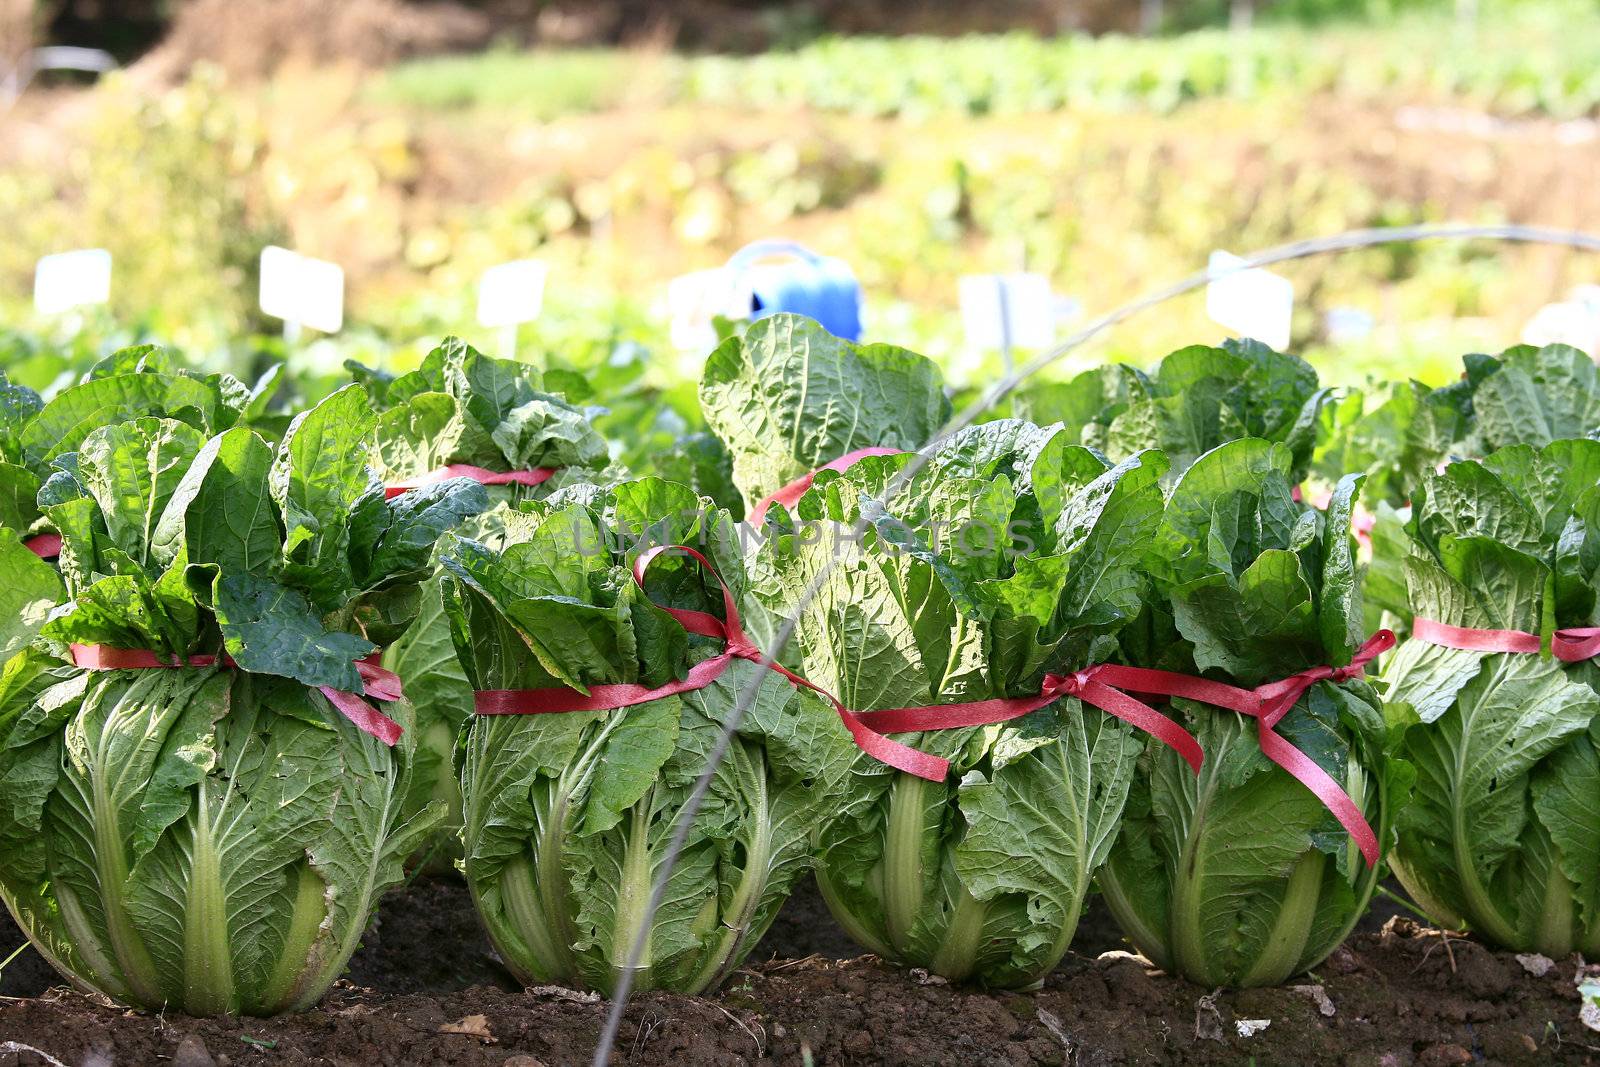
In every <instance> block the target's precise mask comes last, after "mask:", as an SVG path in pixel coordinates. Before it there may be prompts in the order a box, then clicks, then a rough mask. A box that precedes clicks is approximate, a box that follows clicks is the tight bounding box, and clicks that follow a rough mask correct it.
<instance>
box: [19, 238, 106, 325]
mask: <svg viewBox="0 0 1600 1067" xmlns="http://www.w3.org/2000/svg"><path fill="white" fill-rule="evenodd" d="M110 299H111V253H110V252H107V251H106V250H105V249H103V248H80V249H78V250H77V251H75V252H57V253H56V254H55V255H53V256H45V257H44V258H42V259H40V260H39V264H38V266H37V267H35V268H34V271H33V306H34V309H35V310H37V311H38V312H39V314H41V315H59V314H60V313H61V312H63V311H70V310H72V309H73V308H76V307H84V306H86V305H88V304H104V303H105V302H106V301H108V300H110Z"/></svg>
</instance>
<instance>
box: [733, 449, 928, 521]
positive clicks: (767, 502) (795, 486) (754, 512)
mask: <svg viewBox="0 0 1600 1067" xmlns="http://www.w3.org/2000/svg"><path fill="white" fill-rule="evenodd" d="M901 454H902V450H901V449H898V448H858V449H856V450H855V451H854V452H846V453H845V454H844V455H842V456H840V457H839V458H838V459H836V460H834V461H833V462H832V463H826V464H823V465H822V466H821V467H819V468H818V469H816V470H814V471H812V472H811V473H810V474H807V475H806V476H804V477H803V478H796V479H795V480H794V481H792V482H790V483H789V484H788V485H786V486H784V487H783V488H782V489H779V490H778V491H777V492H776V493H773V494H772V495H771V496H768V497H763V498H762V499H761V500H759V501H757V502H756V506H755V507H753V508H751V509H750V515H749V521H750V522H752V523H759V522H760V521H761V520H762V519H764V518H766V516H767V509H769V508H771V507H772V505H774V504H782V505H783V506H784V507H786V508H792V507H794V506H795V505H796V504H798V503H799V502H800V498H801V497H803V496H805V495H806V490H807V489H810V488H811V483H812V482H814V481H816V480H817V475H819V474H821V473H822V472H823V471H845V470H849V469H850V468H851V467H853V466H855V465H856V464H857V463H860V462H861V461H862V460H864V459H866V458H867V457H868V456H898V455H901Z"/></svg>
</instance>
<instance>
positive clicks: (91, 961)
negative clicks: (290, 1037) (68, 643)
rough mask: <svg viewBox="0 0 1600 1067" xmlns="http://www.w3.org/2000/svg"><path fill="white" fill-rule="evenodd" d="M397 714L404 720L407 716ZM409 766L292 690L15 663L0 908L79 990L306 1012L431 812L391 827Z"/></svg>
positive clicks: (213, 678) (5, 757) (3, 733)
mask: <svg viewBox="0 0 1600 1067" xmlns="http://www.w3.org/2000/svg"><path fill="white" fill-rule="evenodd" d="M30 660H33V661H34V662H33V663H32V665H31V666H30V665H29V661H30ZM389 714H391V715H393V716H395V717H396V718H398V719H399V720H400V721H401V722H402V723H403V724H406V725H409V717H410V713H409V708H408V707H407V706H406V705H405V704H404V703H399V704H391V705H389ZM410 761H411V746H410V744H409V742H408V741H407V740H404V739H403V740H402V742H401V744H400V745H399V746H397V747H395V748H392V749H391V748H388V747H386V746H384V745H383V744H381V743H380V742H378V741H375V740H374V739H372V738H370V737H368V736H367V735H365V734H363V733H361V732H359V731H358V730H356V729H355V727H353V726H352V725H350V723H349V722H348V721H346V720H345V719H344V717H343V716H341V715H340V714H339V713H338V712H337V711H336V710H335V709H334V708H333V707H332V706H331V705H330V704H329V703H328V702H327V700H326V699H325V698H323V697H322V695H321V694H319V693H317V692H316V691H314V690H310V689H306V688H305V687H303V686H298V685H295V684H294V683H292V682H289V681H286V680H281V679H271V678H262V677H258V676H252V675H248V674H242V673H237V672H219V671H211V670H193V669H186V670H145V671H109V672H104V673H88V672H73V671H67V670H64V669H63V668H59V667H57V668H53V669H42V668H41V666H40V664H39V663H38V662H37V661H36V658H35V657H32V656H30V655H27V654H25V655H23V656H19V657H17V658H15V659H13V660H12V661H11V664H10V665H8V668H7V672H6V677H5V679H4V681H0V852H3V853H4V855H5V856H6V862H5V864H4V865H0V895H3V896H4V898H5V901H6V904H7V905H8V907H9V908H10V909H11V912H12V914H13V916H14V917H15V918H16V920H17V922H18V924H19V925H20V926H21V927H22V929H23V930H24V931H25V932H26V933H27V934H28V935H29V937H30V938H31V939H32V940H33V942H34V944H35V945H36V946H37V947H38V948H39V950H40V951H41V952H42V953H43V954H44V955H45V957H46V958H47V959H49V960H50V961H51V962H52V963H53V964H54V965H55V966H56V967H57V968H58V969H59V970H61V972H62V973H63V974H64V975H66V976H67V977H68V978H70V979H71V980H72V981H73V982H74V983H75V984H77V985H79V986H80V987H82V988H85V989H91V990H95V991H98V992H102V993H105V994H107V995H109V996H112V997H115V998H117V999H119V1000H122V1001H124V1002H126V1003H130V1004H134V1005H136V1006H139V1007H143V1008H147V1009H150V1010H154V1011H159V1010H177V1011H183V1012H186V1013H188V1014H192V1015H238V1014H245V1015H273V1014H277V1013H280V1012H284V1011H293V1010H301V1009H305V1008H308V1007H310V1006H311V1005H312V1004H314V1003H315V1002H316V1001H317V1000H318V999H320V998H321V996H322V994H323V993H324V992H325V991H326V990H327V988H328V986H329V985H331V984H332V982H333V981H334V979H336V978H337V977H338V976H339V974H340V973H341V971H342V970H343V969H344V967H345V964H346V963H347V962H348V960H349V958H350V955H351V954H352V953H353V952H354V951H355V948H356V946H357V943H358V940H359V938H360V936H361V932H362V930H363V929H364V928H365V926H366V923H367V920H368V919H369V918H370V916H371V913H372V910H373V908H374V906H375V905H376V903H377V900H378V897H379V896H380V895H381V893H382V892H383V891H384V890H385V889H386V888H388V887H389V886H391V885H394V884H396V883H398V882H399V881H400V879H401V877H402V869H401V865H400V863H401V860H402V859H403V858H404V857H405V855H407V854H408V853H409V852H410V851H411V849H412V848H413V847H414V845H415V842H416V841H417V840H418V839H419V838H420V837H421V835H423V834H424V833H426V832H428V831H429V830H430V829H431V828H432V826H433V825H434V824H435V823H436V822H437V821H438V819H439V817H440V815H441V814H442V808H440V807H435V808H432V809H429V810H428V811H425V812H423V813H421V814H419V815H418V816H416V817H414V818H412V819H411V820H409V821H402V818H401V797H402V796H403V794H404V791H405V789H406V786H407V782H408V779H409V774H410Z"/></svg>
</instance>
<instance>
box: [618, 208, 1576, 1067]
mask: <svg viewBox="0 0 1600 1067" xmlns="http://www.w3.org/2000/svg"><path fill="white" fill-rule="evenodd" d="M1440 240H1449V241H1472V240H1494V241H1503V242H1506V243H1514V244H1543V245H1552V246H1556V247H1564V248H1573V249H1577V250H1579V251H1585V252H1600V234H1591V233H1586V232H1584V231H1581V230H1563V229H1557V228H1554V227H1545V226H1522V225H1515V224H1500V225H1481V226H1480V225H1456V224H1439V225H1419V226H1384V227H1370V228H1365V229H1359V230H1349V231H1346V232H1344V233H1340V234H1334V235H1332V236H1329V237H1317V238H1309V239H1306V240H1301V241H1291V242H1289V243H1287V244H1281V245H1275V246H1273V247H1271V248H1267V249H1263V250H1261V251H1259V252H1254V253H1251V254H1249V255H1246V256H1241V257H1239V259H1238V261H1237V262H1235V263H1232V264H1230V265H1229V266H1227V267H1224V268H1221V269H1213V268H1209V267H1208V268H1207V269H1205V270H1202V271H1197V272H1195V273H1193V274H1190V275H1188V276H1187V277H1184V278H1181V279H1179V280H1178V281H1175V282H1171V283H1169V284H1167V285H1163V286H1161V287H1159V288H1156V289H1153V290H1151V291H1150V292H1148V293H1146V294H1145V295H1144V296H1142V297H1139V298H1138V299H1136V300H1134V301H1131V302H1130V303H1127V304H1123V305H1122V306H1121V307H1118V308H1115V309H1113V310H1112V311H1109V312H1107V313H1106V314H1104V315H1101V316H1100V317H1098V318H1096V319H1094V320H1093V321H1091V322H1090V323H1089V324H1088V325H1086V326H1084V327H1083V328H1082V329H1080V330H1078V331H1077V332H1075V333H1073V334H1072V335H1071V336H1069V337H1067V338H1066V339H1065V340H1064V341H1062V342H1061V343H1059V344H1057V345H1056V346H1055V347H1053V348H1051V349H1049V350H1048V351H1046V352H1043V353H1041V354H1039V355H1037V356H1035V357H1034V358H1033V359H1031V360H1029V361H1028V362H1027V363H1024V364H1022V365H1021V366H1019V367H1016V368H1014V369H1013V370H1011V371H1010V372H1008V373H1007V374H1006V375H1004V376H1003V377H1002V378H1001V379H1000V380H999V381H997V382H996V383H995V384H994V385H992V386H990V387H989V388H988V389H985V390H983V391H982V392H981V393H979V394H978V396H976V397H975V398H973V400H972V401H971V402H970V403H969V404H968V405H967V406H966V407H964V408H963V409H962V410H961V411H960V412H958V413H956V414H955V415H953V416H951V419H950V421H949V422H948V423H946V424H945V426H944V427H943V428H942V429H941V430H940V431H939V432H938V433H937V434H936V435H934V437H933V439H932V440H930V441H929V442H928V443H927V444H925V445H923V446H922V448H920V449H918V450H917V451H916V452H915V453H912V455H911V459H910V461H909V462H907V464H906V466H905V467H904V468H903V469H902V470H901V471H900V472H899V473H898V474H897V475H896V476H895V478H893V479H892V480H891V481H890V482H889V484H888V485H887V486H886V487H885V490H884V498H883V503H884V504H885V505H887V504H888V503H889V501H890V500H891V499H892V498H893V497H894V495H895V494H896V493H897V492H898V491H899V490H900V489H901V488H902V487H904V486H905V485H906V483H907V482H909V481H910V480H911V479H912V478H913V477H915V476H916V474H917V472H918V471H920V470H921V469H922V468H923V467H925V466H927V464H928V461H929V459H930V458H931V456H932V454H933V451H934V450H935V449H936V448H937V447H938V446H939V445H940V444H942V443H943V442H944V441H946V440H947V439H948V438H950V436H951V435H953V434H956V433H959V432H961V431H962V430H964V429H966V428H967V427H968V426H971V425H972V424H973V423H974V422H976V421H977V420H978V419H979V418H980V417H981V416H982V415H983V414H984V413H985V412H986V411H988V410H989V409H990V408H992V407H994V406H995V405H996V404H998V403H999V402H1000V401H1002V400H1004V399H1005V398H1006V397H1007V396H1009V395H1010V394H1011V393H1012V392H1013V391H1014V390H1015V389H1016V388H1017V387H1018V386H1019V385H1021V384H1022V383H1023V382H1024V381H1026V380H1027V379H1028V378H1030V377H1032V376H1033V375H1034V374H1037V373H1038V372H1039V371H1041V370H1043V369H1044V368H1046V367H1048V366H1050V365H1051V364H1053V363H1056V362H1058V361H1059V360H1061V359H1063V358H1065V357H1066V355H1067V354H1068V353H1070V352H1072V351H1073V350H1074V349H1076V348H1079V347H1081V346H1082V345H1084V344H1086V343H1087V342H1089V341H1091V340H1093V339H1094V338H1096V337H1098V336H1099V335H1101V334H1102V333H1105V332H1106V331H1107V330H1110V329H1112V328H1114V327H1116V326H1118V325H1121V324H1122V323H1123V322H1125V321H1127V320H1128V319H1130V318H1133V317H1134V316H1135V315H1138V314H1140V313H1142V312H1144V311H1148V310H1150V309H1151V308H1154V307H1156V306H1158V305H1160V304H1163V303H1166V302H1167V301H1168V300H1172V299H1174V298H1176V297H1179V296H1183V295H1184V294H1186V293H1191V292H1193V291H1195V290H1196V289H1200V288H1203V287H1204V286H1206V285H1209V284H1210V283H1212V282H1214V281H1217V280H1219V279H1221V278H1226V277H1228V276H1230V275H1233V274H1237V273H1239V272H1240V271H1246V270H1252V269H1255V268H1258V267H1269V266H1272V265H1273V264H1276V263H1285V262H1289V261H1292V260H1298V259H1306V258H1309V257H1312V256H1319V255H1326V254H1329V253H1333V252H1345V251H1351V250H1354V249H1358V248H1371V247H1375V246H1377V245H1385V244H1402V243H1409V242H1413V241H1440ZM866 527H867V520H866V519H865V518H862V519H859V520H857V522H856V524H855V526H854V527H853V528H852V529H851V533H850V538H851V539H852V540H858V539H859V538H860V537H861V536H862V535H864V534H865V533H866ZM837 563H838V556H837V555H835V556H834V557H833V558H832V559H830V560H829V561H828V562H827V564H826V565H824V566H823V568H822V569H821V570H820V571H819V572H818V573H817V574H816V576H815V577H814V578H813V579H812V580H811V581H810V582H809V583H808V584H807V586H806V588H805V590H804V591H803V592H802V593H801V595H800V598H799V600H797V601H796V602H795V604H794V606H793V607H792V609H791V610H790V611H789V612H788V613H787V617H786V618H785V619H784V621H783V624H782V625H781V626H779V627H778V629H777V631H776V632H775V633H774V634H773V640H772V641H771V643H770V644H771V647H769V648H767V649H765V650H763V655H762V658H761V660H760V662H759V664H758V666H759V667H760V668H761V670H760V671H758V672H757V673H756V674H755V675H754V676H753V677H752V678H751V679H750V680H749V681H748V682H746V683H745V684H744V685H743V686H742V687H741V689H740V691H739V694H738V698H737V699H736V700H735V701H734V704H733V707H732V708H730V709H729V711H728V714H727V715H726V716H725V717H724V719H723V722H722V732H721V735H720V736H719V737H718V738H717V743H716V744H715V745H714V746H713V748H712V750H711V754H710V756H709V758H708V759H707V761H706V767H705V770H704V771H702V772H701V775H700V777H699V779H698V780H696V782H695V786H694V789H693V791H692V792H691V793H690V794H689V798H688V800H686V801H685V802H684V805H683V808H682V809H681V810H680V812H679V814H678V819H677V823H676V825H675V826H674V827H673V833H672V837H671V839H670V840H669V842H668V844H667V851H666V854H665V855H664V856H663V858H662V864H661V871H660V873H659V874H658V875H657V876H656V879H655V881H654V883H653V884H652V885H651V887H650V897H649V900H648V901H647V902H646V904H645V911H644V916H643V921H642V922H641V923H640V926H639V929H638V931H637V932H636V933H635V935H634V937H633V941H632V942H631V943H630V945H629V946H628V956H627V962H626V964H625V966H624V968H623V971H622V977H621V979H620V980H619V982H618V983H617V988H616V991H615V992H614V994H613V996H612V1003H611V1010H610V1012H609V1013H608V1014H607V1016H606V1024H605V1028H604V1030H602V1032H601V1035H600V1041H599V1043H598V1044H597V1045H596V1046H595V1054H594V1059H593V1061H592V1062H593V1067H607V1065H608V1064H609V1063H610V1060H611V1052H612V1050H613V1048H614V1047H615V1045H616V1041H617V1036H618V1035H619V1034H620V1033H621V1029H622V1020H623V1016H624V1014H625V1013H626V1011H627V1007H628V999H629V997H630V995H631V994H632V991H633V976H634V974H635V973H637V971H638V969H639V965H640V963H641V962H642V961H643V959H644V950H645V946H646V944H647V943H648V941H649V938H650V933H651V928H652V927H653V926H654V925H655V916H656V912H657V911H658V910H659V909H660V907H661V903H662V900H663V899H664V897H665V896H666V890H667V883H668V880H669V879H670V878H671V876H672V872H673V869H674V868H675V867H676V866H677V862H678V856H679V854H680V853H681V852H682V850H683V846H684V845H685V843H686V842H687V841H688V836H689V830H690V827H691V826H692V825H693V823H694V820H695V818H696V817H697V816H698V814H699V811H700V805H701V804H702V803H703V802H704V800H705V797H706V793H707V792H708V791H709V790H710V787H711V782H712V780H713V779H714V778H715V776H716V772H717V768H718V767H719V766H720V765H721V763H722V759H723V757H724V756H725V755H726V754H727V751H728V747H729V745H730V744H731V743H732V741H733V737H734V735H735V733H737V731H738V729H739V725H740V724H741V723H742V722H743V721H744V717H745V714H746V713H747V712H748V711H749V709H750V706H751V705H752V704H753V703H754V702H755V697H756V694H757V693H758V692H759V691H760V688H761V686H762V685H763V684H764V683H765V681H766V676H767V674H768V669H769V668H770V667H771V665H772V664H773V663H774V662H775V660H776V658H777V657H778V656H779V655H781V654H782V653H783V651H784V649H786V648H787V647H788V645H789V641H790V640H791V639H792V638H793V637H794V632H795V630H796V628H797V627H798V625H799V619H800V617H801V616H802V615H803V614H804V613H805V611H806V610H807V609H808V608H809V607H810V606H811V602H812V601H813V600H815V599H816V597H817V595H818V594H819V593H820V592H821V590H822V587H823V584H824V583H825V582H826V581H827V579H828V577H829V575H831V574H832V572H833V568H834V567H835V566H836V565H837Z"/></svg>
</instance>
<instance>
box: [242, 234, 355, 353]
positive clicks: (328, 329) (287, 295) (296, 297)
mask: <svg viewBox="0 0 1600 1067" xmlns="http://www.w3.org/2000/svg"><path fill="white" fill-rule="evenodd" d="M261 311H262V313H263V314H266V315H270V316H272V317H273V318H275V319H282V320H283V321H284V322H286V323H290V324H293V325H295V326H309V327H311V328H312V329H313V330H321V331H322V332H323V333H338V332H339V328H340V327H341V326H343V325H344V270H343V268H341V267H340V266H339V264H337V263H330V262H328V261H327V260H325V259H313V258H312V257H310V256H302V255H301V254H300V253H298V252H292V251H290V250H289V249H287V248H279V247H278V246H277V245H268V246H267V247H266V248H263V249H262V250H261Z"/></svg>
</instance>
